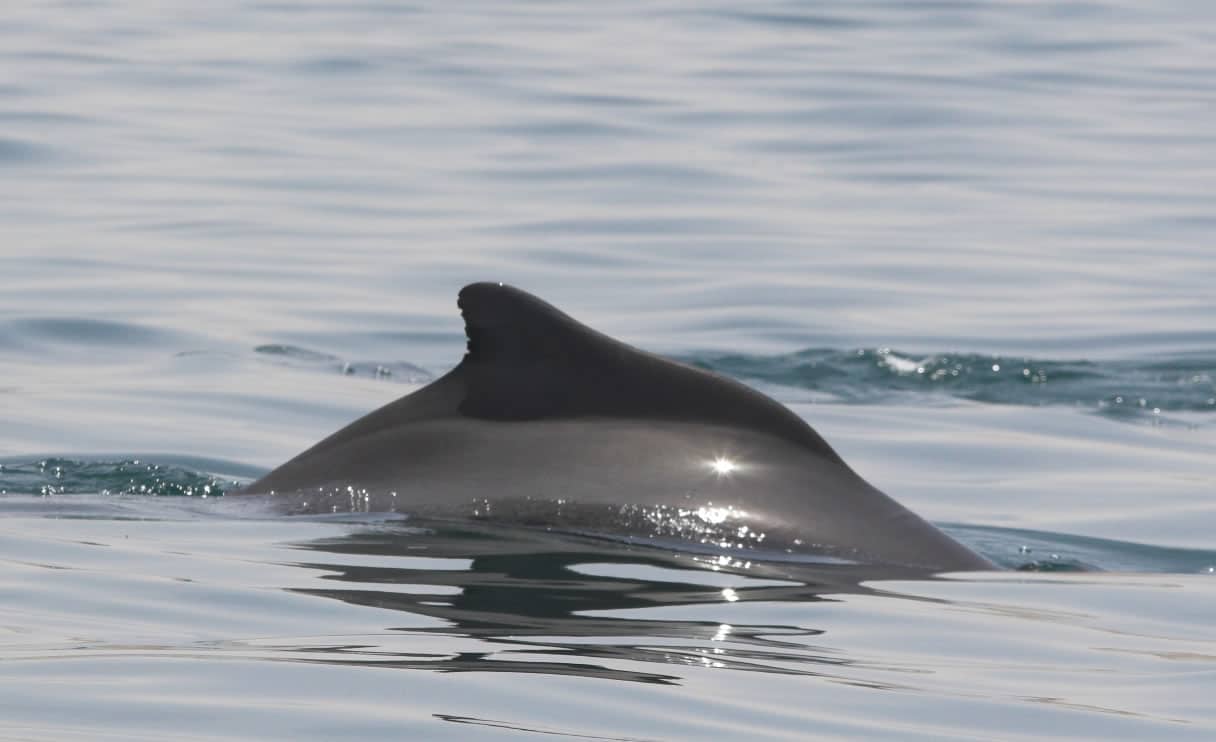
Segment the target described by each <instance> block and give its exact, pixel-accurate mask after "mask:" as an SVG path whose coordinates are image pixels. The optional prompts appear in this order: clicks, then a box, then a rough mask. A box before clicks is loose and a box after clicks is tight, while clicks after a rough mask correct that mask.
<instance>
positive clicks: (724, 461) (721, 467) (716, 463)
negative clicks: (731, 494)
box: [709, 456, 739, 477]
mask: <svg viewBox="0 0 1216 742" xmlns="http://www.w3.org/2000/svg"><path fill="white" fill-rule="evenodd" d="M709 468H710V469H713V470H714V474H717V475H718V476H720V477H724V476H726V475H727V474H730V473H732V472H734V471H737V470H738V469H739V465H738V464H736V463H735V462H733V461H731V460H730V459H728V458H726V457H725V456H718V457H716V458H715V459H714V460H713V461H711V462H709Z"/></svg>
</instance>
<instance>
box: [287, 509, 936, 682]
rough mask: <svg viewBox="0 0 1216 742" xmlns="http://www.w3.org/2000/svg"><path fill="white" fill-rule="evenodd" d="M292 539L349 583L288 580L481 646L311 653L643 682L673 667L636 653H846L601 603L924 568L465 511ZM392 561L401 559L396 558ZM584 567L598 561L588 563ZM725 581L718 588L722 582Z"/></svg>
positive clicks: (714, 597) (831, 661)
mask: <svg viewBox="0 0 1216 742" xmlns="http://www.w3.org/2000/svg"><path fill="white" fill-rule="evenodd" d="M295 547H296V548H299V549H305V550H309V551H313V552H319V553H326V554H330V555H336V557H337V558H334V559H328V558H327V559H325V560H317V561H304V562H300V563H299V565H298V566H301V567H305V568H308V569H312V570H319V571H321V572H323V573H324V574H323V575H322V579H324V580H332V581H334V582H337V583H349V586H342V585H340V584H339V585H335V587H333V588H328V587H325V588H293V590H294V591H296V592H300V593H306V594H310V595H317V596H321V597H326V598H333V599H336V600H340V601H343V602H346V603H349V604H353V605H360V606H370V607H376V608H380V609H385V608H387V609H392V610H398V611H402V612H405V613H409V614H414V615H416V616H426V617H430V618H434V619H438V620H440V621H442V622H443V624H444V625H443V626H441V627H435V628H397V629H392V630H393V631H399V632H408V633H409V634H413V635H418V634H429V635H434V636H436V637H439V636H444V637H459V638H464V639H474V640H477V643H478V645H479V646H480V645H484V646H485V647H487V649H486V651H472V652H469V651H460V652H454V653H451V654H425V655H420V654H418V653H415V652H410V653H395V652H393V651H391V650H390V649H389V648H388V647H385V646H364V645H359V646H341V647H328V648H325V651H324V653H323V654H324V656H323V657H321V658H320V660H321V661H324V662H339V663H343V664H358V665H366V664H375V665H376V666H378V667H402V668H414V669H431V670H441V671H497V672H503V671H506V672H524V673H546V674H555V675H578V676H586V677H600V678H609V679H617V680H632V681H638V682H648V683H674V682H678V680H679V676H678V675H673V674H669V673H664V672H652V671H648V670H646V669H645V668H642V669H638V663H658V664H666V665H698V666H709V667H716V668H727V669H735V670H745V671H753V672H770V673H787V674H799V675H825V674H832V671H831V669H830V666H842V665H852V664H855V662H854V661H853V660H850V659H849V658H847V657H844V656H843V655H842V654H841V653H840V652H839V651H837V650H834V649H830V648H826V647H822V646H816V645H815V644H814V637H816V636H818V635H820V634H822V633H823V632H822V631H821V630H819V629H815V628H807V627H803V626H789V625H728V624H724V623H721V622H718V621H706V620H670V619H663V618H646V617H645V616H646V613H645V612H639V613H638V615H637V616H605V615H602V614H603V613H605V612H619V611H625V610H629V609H643V608H656V607H670V606H695V605H702V604H716V603H725V602H738V601H777V602H795V603H801V604H808V605H809V604H813V603H820V602H834V601H838V600H840V597H839V596H842V595H849V594H881V593H882V591H881V590H879V589H876V588H872V587H869V586H867V585H865V584H863V583H862V581H863V580H873V579H921V578H925V577H928V575H927V574H926V573H925V572H923V571H914V570H912V569H908V568H891V567H882V568H878V569H881V572H876V571H875V570H876V568H874V567H870V566H862V565H855V564H839V563H837V564H823V563H814V564H805V563H788V562H781V563H773V562H755V561H753V562H751V563H748V562H746V561H740V560H739V559H738V558H737V557H729V558H727V557H721V556H719V555H710V554H689V553H679V552H675V551H672V550H665V549H661V548H654V547H650V546H638V545H631V544H627V543H621V542H618V541H612V540H606V539H598V538H592V537H581V536H572V535H568V534H560V535H559V534H554V533H549V532H545V531H543V530H530V529H521V528H516V529H509V528H502V527H499V526H494V527H485V526H480V525H478V524H468V523H461V524H454V523H441V524H435V523H432V524H429V525H427V526H426V527H423V528H408V529H407V528H383V527H381V528H375V529H363V530H357V531H355V532H352V533H350V534H348V535H345V536H343V537H340V538H327V539H321V540H315V541H309V542H306V543H300V544H296V545H295ZM368 556H372V557H376V559H374V561H375V562H376V566H367V565H365V564H359V562H360V561H361V559H360V557H368ZM343 557H346V558H345V559H344V558H343ZM419 557H424V558H423V559H419ZM434 558H441V559H450V560H466V561H461V562H456V561H453V562H451V564H460V565H462V566H463V565H464V564H465V563H467V565H468V566H467V568H465V569H452V568H451V567H450V566H448V565H444V566H445V567H446V568H436V566H435V562H434V561H433V560H434ZM398 559H399V560H400V564H399V565H395V564H393V561H394V560H398ZM362 561H364V562H366V561H373V560H367V559H362ZM588 565H595V566H596V567H602V568H604V569H591V570H590V573H589V571H588V569H587V567H588ZM601 572H607V574H598V573H601ZM656 574H657V575H658V578H657V579H656V578H655V577H654V575H656ZM634 575H640V576H634ZM724 578H725V579H724ZM727 583H729V584H730V586H729V587H726V588H723V587H721V586H719V585H726V584H727ZM355 585H358V586H359V587H355ZM427 588H432V589H427ZM436 588H437V589H436ZM443 588H449V589H447V590H445V589H443ZM732 614H733V615H739V614H738V612H737V611H732ZM807 616H808V618H813V616H814V613H813V612H812V611H810V610H808V612H807ZM317 650H318V648H317V647H315V646H314V647H310V648H308V651H309V652H310V654H311V656H312V657H313V658H318V655H317ZM513 655H514V656H513ZM523 655H527V657H526V658H524V657H523Z"/></svg>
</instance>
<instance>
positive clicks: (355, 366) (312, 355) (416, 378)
mask: <svg viewBox="0 0 1216 742" xmlns="http://www.w3.org/2000/svg"><path fill="white" fill-rule="evenodd" d="M253 350H254V352H255V353H257V354H259V355H262V356H268V357H270V358H272V359H273V360H274V362H275V363H280V364H283V365H287V366H295V367H299V368H309V369H314V370H322V371H326V372H329V373H333V372H338V373H341V374H343V375H345V376H364V377H370V378H373V379H386V380H390V381H399V382H401V383H404V384H422V383H425V382H428V381H430V380H431V379H433V378H434V375H433V374H431V373H430V372H429V371H427V370H426V369H423V368H421V367H419V366H415V365H414V364H412V363H406V362H405V361H384V362H378V361H347V360H344V359H342V358H340V357H338V356H334V355H330V354H328V353H321V352H319V351H315V350H309V349H308V348H301V347H298V346H295V345H259V346H258V347H256V348H254V349H253Z"/></svg>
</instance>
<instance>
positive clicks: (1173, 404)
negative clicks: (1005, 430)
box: [684, 348, 1216, 418]
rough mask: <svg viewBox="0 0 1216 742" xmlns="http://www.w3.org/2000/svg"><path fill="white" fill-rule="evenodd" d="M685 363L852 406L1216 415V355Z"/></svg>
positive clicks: (710, 356) (838, 357) (806, 353)
mask: <svg viewBox="0 0 1216 742" xmlns="http://www.w3.org/2000/svg"><path fill="white" fill-rule="evenodd" d="M684 360H685V361H686V362H689V363H692V364H693V365H695V366H699V367H701V368H704V369H708V370H710V371H716V372H718V373H722V374H726V375H728V376H735V377H739V378H741V379H745V380H752V381H761V382H765V383H770V384H775V385H778V386H785V387H796V388H803V389H811V390H814V391H817V392H822V393H824V394H826V395H827V396H828V397H830V398H831V399H832V401H838V402H846V403H858V404H867V403H878V402H885V401H889V400H891V399H892V398H897V397H899V396H901V395H907V394H925V393H928V394H939V395H945V396H948V397H954V398H958V399H968V400H973V401H977V402H991V403H994V404H1012V405H1029V406H1040V405H1070V406H1077V407H1082V408H1085V409H1089V410H1092V411H1095V412H1098V413H1100V414H1103V415H1107V416H1110V417H1113V418H1142V417H1145V416H1148V417H1152V416H1160V415H1161V414H1162V413H1166V412H1216V356H1211V355H1205V356H1196V355H1187V356H1178V357H1174V358H1163V359H1159V360H1153V361H1130V360H1129V361H1102V362H1098V361H1085V360H1077V361H1070V360H1042V359H1034V358H1025V357H1012V356H993V355H981V354H974V353H934V354H929V355H916V354H911V353H903V352H900V351H897V350H893V349H891V348H861V349H857V350H838V349H830V348H811V349H807V350H802V351H798V352H796V353H789V354H785V355H775V356H761V355H740V354H714V353H704V354H700V355H696V356H692V357H686V358H684Z"/></svg>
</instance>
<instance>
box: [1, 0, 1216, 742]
mask: <svg viewBox="0 0 1216 742" xmlns="http://www.w3.org/2000/svg"><path fill="white" fill-rule="evenodd" d="M1213 122H1216V4H1213V3H1210V2H1198V1H1196V0H1161V1H1159V2H1151V3H1146V2H1125V1H1123V0H1097V1H1095V2H1045V1H1038V0H1027V1H1014V0H994V1H993V2H959V1H955V0H926V1H918V0H854V1H850V2H771V1H770V0H758V1H757V2H748V3H738V2H734V3H727V2H720V1H717V0H707V1H706V2H695V3H694V2H682V1H678V0H671V1H668V2H663V1H660V2H653V3H636V2H628V1H626V2H616V3H592V2H510V3H498V2H493V3H491V2H468V3H441V2H426V1H423V2H416V3H407V2H388V1H386V0H359V1H356V2H339V1H338V0H315V1H313V2H277V1H274V0H265V1H262V2H247V1H245V0H241V1H240V2H238V1H237V0H216V1H215V2H208V3H197V2H174V1H172V0H170V1H169V2H146V1H141V0H130V1H129V2H108V1H106V0H78V1H72V2H37V1H34V0H29V1H27V0H17V1H16V2H9V3H6V4H5V5H4V7H3V9H0V738H2V739H6V740H10V739H11V740H74V739H79V740H128V739H146V740H166V739H173V740H245V739H285V740H286V739H290V740H300V739H317V740H334V739H361V740H368V739H384V740H390V739H391V740H397V739H426V740H438V739H458V740H464V739H502V740H511V739H526V738H530V737H532V738H537V739H561V738H566V739H571V740H589V739H590V740H718V739H740V738H743V739H791V740H794V739H798V740H802V739H811V738H855V739H880V738H888V739H901V740H910V739H926V740H929V739H932V740H937V739H946V738H956V739H1028V740H1030V739H1033V740H1037V739H1043V738H1045V737H1049V736H1050V737H1076V738H1090V739H1103V740H1111V739H1128V740H1143V739H1166V738H1169V739H1196V740H1210V739H1213V738H1216V706H1214V705H1213V698H1214V697H1216V382H1214V378H1216V253H1214V252H1213V251H1214V250H1216V241H1214V234H1216V126H1213ZM478 280H495V281H506V282H510V283H513V284H515V285H518V286H520V287H522V288H524V289H527V290H529V291H532V292H534V293H536V294H538V295H540V296H542V297H544V298H546V299H547V300H549V301H550V302H552V303H554V304H555V305H557V306H558V307H560V308H562V309H564V310H566V311H568V312H569V313H571V314H572V315H573V316H575V317H576V318H578V319H580V320H582V321H585V322H587V323H588V324H590V325H591V326H593V327H596V328H597V329H600V330H602V331H604V332H606V333H608V334H610V335H613V336H615V337H618V338H621V339H623V340H625V341H627V342H630V343H632V344H635V345H637V346H640V347H642V348H645V349H647V350H651V351H655V352H658V353H662V354H665V355H668V356H671V357H674V358H678V359H680V360H682V361H685V362H688V363H692V364H694V365H699V366H702V367H705V368H709V369H712V370H715V371H718V372H720V373H724V374H727V375H730V376H734V377H737V378H739V379H741V380H743V381H744V382H746V383H749V384H751V385H753V386H756V387H757V388H759V389H761V390H763V391H765V392H767V393H769V394H771V395H772V396H774V397H776V398H777V399H778V400H780V401H782V402H784V403H785V404H787V405H789V406H790V407H791V408H792V409H793V410H794V411H795V412H797V413H798V414H799V415H801V416H802V417H804V418H805V419H806V420H807V421H808V422H809V423H811V424H812V425H813V426H814V427H815V428H816V429H817V430H818V431H819V432H820V433H821V434H822V435H823V436H824V437H825V438H826V439H827V440H828V441H829V442H830V443H831V444H832V445H833V446H834V447H835V448H836V449H837V450H838V451H839V452H840V453H841V455H842V456H843V457H844V459H845V460H846V461H848V462H850V464H851V465H852V466H853V467H854V468H856V469H857V470H858V471H859V472H860V473H861V474H862V475H863V476H865V477H866V478H867V479H869V480H870V481H872V482H873V483H874V484H876V485H877V486H879V487H880V488H881V489H883V490H884V491H886V492H888V493H890V494H891V495H892V496H894V497H896V498H897V499H899V500H900V501H901V502H903V503H904V504H906V505H907V506H909V507H910V508H912V509H914V510H915V511H917V512H918V513H920V514H922V515H924V516H925V517H926V518H928V519H930V520H932V521H934V522H935V523H937V524H939V525H940V526H941V527H942V528H944V529H945V530H947V531H948V532H949V533H951V534H952V535H954V536H955V537H956V538H958V539H959V540H961V541H963V542H964V543H967V544H969V545H970V546H971V547H972V548H974V549H976V550H978V551H980V552H981V553H983V554H985V555H986V556H988V557H989V558H990V559H992V560H993V561H995V562H997V563H998V564H1000V565H1001V566H1002V567H1005V568H1006V569H1005V571H1001V572H993V573H969V574H953V575H941V576H932V575H918V574H911V573H909V574H900V573H897V572H888V573H884V574H882V575H873V574H868V573H865V572H864V571H858V570H857V569H854V568H853V567H851V566H849V565H840V564H827V563H816V562H814V561H807V560H805V559H802V558H799V557H797V556H796V555H791V554H785V553H780V552H775V551H768V552H766V551H758V550H755V549H750V550H749V549H741V548H735V547H734V546H732V545H727V546H726V547H720V546H714V545H703V544H696V543H684V542H680V541H675V540H671V539H663V538H656V539H650V538H647V537H646V535H645V534H641V535H640V536H639V537H638V538H635V539H632V540H622V539H613V538H606V537H603V536H600V535H597V534H594V533H558V532H545V531H543V530H538V529H527V528H514V527H508V526H494V525H490V524H484V523H475V522H470V523H452V522H449V523H440V522H427V521H421V520H418V519H410V518H401V517H397V516H394V517H390V516H385V515H376V514H367V513H335V514H332V515H327V516H319V517H309V518H302V517H288V516H283V515H279V514H276V513H275V512H273V511H272V510H269V509H259V508H256V507H251V506H246V505H243V504H242V503H241V501H240V500H239V499H238V498H232V497H223V496H222V495H223V493H224V492H226V491H228V490H230V489H231V488H232V487H233V486H235V485H239V484H240V483H242V482H247V481H249V480H250V479H252V478H255V477H257V476H258V475H260V474H262V473H264V472H266V471H267V470H269V469H270V468H271V467H273V466H275V465H276V464H278V463H280V462H281V461H283V460H285V459H286V458H288V457H290V456H291V455H294V454H295V453H297V452H299V451H300V450H302V449H304V448H305V447H307V446H308V445H311V444H312V443H313V442H315V441H316V440H318V439H319V438H321V437H322V436H324V435H326V434H328V433H329V432H332V431H333V430H335V429H337V428H338V427H340V426H341V425H343V424H345V423H346V422H348V421H350V420H352V419H354V418H356V417H358V416H359V415H361V414H363V413H365V412H367V411H369V410H371V409H373V408H375V407H377V406H379V405H381V404H383V403H385V402H388V401H390V400H392V399H395V398H397V397H399V396H401V395H403V394H405V393H408V392H410V391H412V390H414V389H417V388H419V387H420V386H421V385H423V384H425V383H426V382H427V381H429V380H431V379H433V378H435V377H437V376H438V375H440V374H442V373H444V372H445V371H446V370H447V369H449V368H451V367H452V366H454V365H455V364H456V363H457V362H458V361H459V359H460V357H461V354H462V353H463V350H464V335H463V331H462V327H461V323H460V318H459V314H458V312H457V309H456V305H455V297H456V292H457V291H458V289H459V288H460V287H461V286H462V285H464V284H465V283H469V282H472V281H478ZM627 494H628V493H622V498H623V499H625V498H626V497H627Z"/></svg>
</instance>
